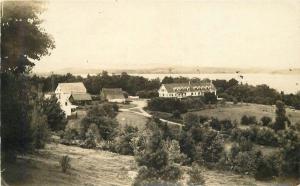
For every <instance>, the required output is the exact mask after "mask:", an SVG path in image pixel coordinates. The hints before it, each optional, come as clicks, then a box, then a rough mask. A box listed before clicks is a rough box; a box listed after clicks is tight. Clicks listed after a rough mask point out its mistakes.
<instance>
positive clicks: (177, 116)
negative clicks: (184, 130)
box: [173, 110, 181, 119]
mask: <svg viewBox="0 0 300 186" xmlns="http://www.w3.org/2000/svg"><path fill="white" fill-rule="evenodd" d="M173 118H176V119H180V118H181V115H180V112H179V110H175V111H174V112H173Z"/></svg>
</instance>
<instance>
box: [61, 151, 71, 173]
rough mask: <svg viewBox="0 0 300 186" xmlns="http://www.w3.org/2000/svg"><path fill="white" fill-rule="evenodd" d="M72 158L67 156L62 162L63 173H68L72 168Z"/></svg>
mask: <svg viewBox="0 0 300 186" xmlns="http://www.w3.org/2000/svg"><path fill="white" fill-rule="evenodd" d="M70 162H71V158H70V157H69V156H68V155H65V156H63V157H62V158H61V160H60V162H59V163H60V166H61V170H62V172H63V173H66V172H67V170H68V169H70V168H71V164H70Z"/></svg>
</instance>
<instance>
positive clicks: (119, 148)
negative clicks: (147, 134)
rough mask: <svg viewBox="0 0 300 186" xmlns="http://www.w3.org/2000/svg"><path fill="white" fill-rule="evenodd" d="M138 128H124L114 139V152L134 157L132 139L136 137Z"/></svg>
mask: <svg viewBox="0 0 300 186" xmlns="http://www.w3.org/2000/svg"><path fill="white" fill-rule="evenodd" d="M137 135H138V128H137V127H133V126H127V125H126V126H125V127H124V129H123V130H122V131H121V132H120V133H119V134H118V136H117V137H116V138H115V139H114V151H116V152H117V153H120V154H124V155H134V149H133V146H132V144H131V143H132V139H133V138H135V137H137Z"/></svg>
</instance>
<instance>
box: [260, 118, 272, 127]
mask: <svg viewBox="0 0 300 186" xmlns="http://www.w3.org/2000/svg"><path fill="white" fill-rule="evenodd" d="M260 121H261V123H262V125H263V126H269V125H270V123H271V122H272V118H270V117H268V116H263V117H262V118H261V119H260Z"/></svg>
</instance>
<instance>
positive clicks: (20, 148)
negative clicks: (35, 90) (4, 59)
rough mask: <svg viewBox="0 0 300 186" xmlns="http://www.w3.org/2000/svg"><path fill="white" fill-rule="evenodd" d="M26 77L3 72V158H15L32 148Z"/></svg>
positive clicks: (30, 107)
mask: <svg viewBox="0 0 300 186" xmlns="http://www.w3.org/2000/svg"><path fill="white" fill-rule="evenodd" d="M28 86H29V84H27V83H26V77H24V76H22V75H20V76H16V75H14V74H11V73H5V74H4V73H2V74H1V152H2V153H1V160H2V161H3V160H4V161H6V160H8V159H9V158H12V159H11V160H14V158H15V156H16V155H17V154H18V153H21V154H23V153H26V152H27V151H28V150H30V149H31V143H32V140H33V139H32V133H31V130H30V115H29V112H28V111H30V110H31V109H32V106H31V105H30V104H29V100H30V98H31V95H30V92H29V89H30V88H29V87H28Z"/></svg>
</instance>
